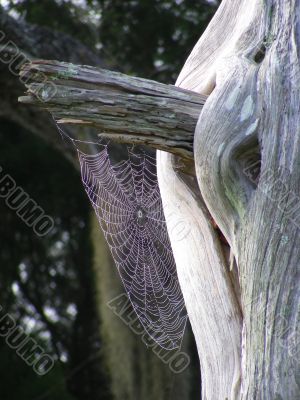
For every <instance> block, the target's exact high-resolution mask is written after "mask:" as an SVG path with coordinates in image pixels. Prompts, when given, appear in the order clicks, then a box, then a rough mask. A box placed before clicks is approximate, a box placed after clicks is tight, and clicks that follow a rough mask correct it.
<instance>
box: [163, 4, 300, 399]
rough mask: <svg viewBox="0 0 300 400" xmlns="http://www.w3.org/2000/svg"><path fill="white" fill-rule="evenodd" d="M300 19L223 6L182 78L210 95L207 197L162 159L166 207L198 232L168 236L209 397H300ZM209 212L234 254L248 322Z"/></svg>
mask: <svg viewBox="0 0 300 400" xmlns="http://www.w3.org/2000/svg"><path fill="white" fill-rule="evenodd" d="M299 18H300V3H299V2H298V1H293V0H290V1H283V0H282V1H281V0H278V1H276V2H275V1H271V0H268V1H264V2H262V1H258V0H256V1H251V2H249V1H248V0H243V1H240V0H238V1H236V0H224V1H223V2H222V4H221V6H220V8H219V10H218V12H217V13H216V15H215V17H214V18H213V20H212V22H211V24H210V25H209V27H208V29H207V30H206V32H205V33H204V35H203V36H202V38H201V39H200V40H199V42H198V44H197V45H196V47H195V48H194V50H193V52H192V53H191V55H190V57H189V59H188V60H187V62H186V64H185V66H184V68H183V70H182V72H181V74H180V76H179V78H178V81H177V84H178V85H179V86H181V87H184V88H187V89H190V90H195V91H197V92H199V93H202V94H209V98H208V100H207V102H206V103H205V105H204V107H203V110H202V113H201V115H200V118H199V121H198V125H197V128H196V130H195V141H194V156H195V166H196V172H197V182H198V185H199V188H200V192H201V196H203V200H204V201H202V199H201V197H200V196H199V194H198V189H197V188H195V186H196V185H195V183H193V185H188V184H187V183H186V182H185V181H184V180H183V179H182V176H181V175H180V174H179V173H178V172H176V171H174V169H173V167H172V162H173V156H171V155H167V154H165V153H162V154H161V155H160V159H159V161H158V170H159V171H161V172H160V174H159V183H160V187H161V190H162V196H163V200H164V204H165V205H168V209H170V207H172V209H173V211H174V212H176V215H177V216H178V218H179V217H180V218H184V219H185V220H189V221H190V223H191V224H192V226H193V230H192V231H191V235H189V236H188V237H187V238H185V240H184V241H180V243H179V244H178V241H177V242H176V237H175V236H174V234H172V231H171V230H170V232H169V233H170V236H171V243H172V245H173V250H174V254H175V259H176V263H177V267H178V273H179V278H180V282H181V287H182V290H183V294H184V297H185V300H186V304H187V307H188V313H189V316H190V319H191V323H192V327H193V330H194V333H195V337H196V340H197V344H198V350H199V356H200V360H201V366H202V377H203V386H204V387H203V399H211V400H214V399H224V398H228V399H249V400H250V399H259V400H260V399H270V400H274V399H276V400H279V399H284V400H286V399H293V400H294V399H298V398H300V379H299V377H300V368H299V350H300V347H299V344H300V337H299V300H300V296H299V294H300V293H299V288H300V285H299V283H300V280H299V275H300V269H299V256H300V235H299V216H300V211H299V208H300V203H299V194H300V193H299V192H300V184H299V182H300V179H299V178H300V176H299V175H300V169H299V152H300V146H299V139H300V131H299V122H300V121H299V118H300V117H299V115H300V114H299V100H300V91H299V83H300V80H299V77H300V72H299V61H298V60H299V45H300V31H299V26H300V25H299V22H300V21H299ZM170 182H171V184H170ZM178 204H180V207H178ZM207 211H209V213H210V214H211V215H212V216H213V218H214V220H215V221H216V222H217V224H218V226H219V227H220V229H221V231H222V232H223V234H224V235H225V237H226V239H227V241H228V242H229V244H230V248H231V253H232V254H233V255H234V258H235V263H236V265H237V271H238V280H239V284H240V295H238V296H237V303H240V304H241V312H242V314H241V315H242V318H241V320H240V321H239V320H238V316H237V313H236V311H235V301H234V299H232V298H231V296H230V295H229V292H230V287H229V285H226V281H227V277H226V276H227V275H228V270H226V260H224V259H223V260H222V257H221V255H220V251H219V247H220V246H219V245H218V243H217V239H216V237H215V235H214V232H213V231H212V230H211V229H210V227H209V224H208V223H207V218H205V212H207ZM170 223H171V221H169V225H170ZM183 251H184V253H183ZM183 254H184V255H183ZM222 274H223V275H224V276H222ZM238 377H239V378H238Z"/></svg>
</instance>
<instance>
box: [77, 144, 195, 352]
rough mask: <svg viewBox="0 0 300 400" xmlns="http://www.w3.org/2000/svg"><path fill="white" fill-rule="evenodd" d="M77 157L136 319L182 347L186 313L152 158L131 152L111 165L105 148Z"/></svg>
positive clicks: (165, 343)
mask: <svg viewBox="0 0 300 400" xmlns="http://www.w3.org/2000/svg"><path fill="white" fill-rule="evenodd" d="M78 155H79V161H80V166H81V175H82V181H83V184H84V187H85V190H86V193H87V195H88V197H89V199H90V201H91V203H92V205H93V207H94V210H95V212H96V215H97V218H98V221H99V223H100V226H101V228H102V230H103V232H104V235H105V238H106V241H107V243H108V245H109V248H110V250H111V253H112V256H113V259H114V261H115V263H116V266H117V268H118V271H119V274H120V276H121V279H122V281H123V284H124V287H125V290H126V293H127V295H128V298H129V299H130V301H131V303H132V305H133V308H134V310H135V312H136V313H137V315H138V317H139V320H140V321H141V323H142V325H143V326H144V328H145V330H146V331H147V333H148V334H149V335H150V336H151V337H153V338H154V339H155V341H156V342H157V343H158V344H159V345H160V346H161V347H163V348H166V349H174V348H177V347H180V344H181V341H182V337H183V334H184V329H185V325H186V320H187V315H186V310H185V306H184V300H183V296H182V293H181V289H180V286H179V282H178V277H177V273H176V265H175V261H174V257H173V253H172V249H171V245H170V241H169V237H168V233H167V228H166V222H165V218H164V214H163V207H162V202H161V197H160V191H159V187H158V182H157V176H156V160H155V158H153V157H151V156H150V155H148V154H146V153H143V154H133V153H132V152H129V158H128V160H125V161H122V162H120V163H118V164H116V165H112V164H111V162H110V159H109V154H108V151H107V147H106V146H104V148H103V150H102V151H101V152H99V153H98V154H95V155H87V154H85V153H83V152H81V151H79V150H78Z"/></svg>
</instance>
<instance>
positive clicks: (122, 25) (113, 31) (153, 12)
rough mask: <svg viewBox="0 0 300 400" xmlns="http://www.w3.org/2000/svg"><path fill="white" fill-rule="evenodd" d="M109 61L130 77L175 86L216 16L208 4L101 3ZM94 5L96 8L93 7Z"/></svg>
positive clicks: (188, 0)
mask: <svg viewBox="0 0 300 400" xmlns="http://www.w3.org/2000/svg"><path fill="white" fill-rule="evenodd" d="M97 2H98V4H99V6H100V9H101V13H102V14H101V15H102V17H101V24H100V39H101V44H102V49H103V52H104V58H105V59H106V60H107V61H111V62H112V63H113V65H114V66H115V67H116V68H120V69H121V70H122V71H124V72H126V73H132V74H137V75H140V76H143V77H146V78H147V77H148V78H152V79H156V80H159V81H161V82H166V83H174V82H175V80H176V76H177V75H178V73H179V71H180V69H181V68H182V66H183V63H184V61H185V59H186V58H187V56H188V54H189V53H190V52H191V50H192V48H193V46H194V45H195V44H196V42H197V40H198V39H199V37H200V35H201V33H202V32H203V31H204V29H205V28H206V26H207V24H208V22H209V20H210V19H211V17H212V16H213V14H214V12H215V11H216V6H215V5H214V6H213V5H212V3H209V2H207V1H204V0H202V1H201V0H199V1H193V0H185V1H183V0H150V1H149V0H129V1H128V0H125V1H124V0H113V1H112V0H97ZM90 3H92V2H90Z"/></svg>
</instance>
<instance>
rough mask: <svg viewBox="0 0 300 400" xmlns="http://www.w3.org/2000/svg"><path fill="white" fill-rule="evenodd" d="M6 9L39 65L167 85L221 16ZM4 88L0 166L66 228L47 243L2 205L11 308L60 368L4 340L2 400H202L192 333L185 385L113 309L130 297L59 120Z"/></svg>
mask: <svg viewBox="0 0 300 400" xmlns="http://www.w3.org/2000/svg"><path fill="white" fill-rule="evenodd" d="M0 4H1V5H2V7H1V5H0V29H1V30H2V31H3V32H4V33H5V34H6V36H7V38H8V39H11V40H12V41H13V42H14V43H15V44H16V45H17V46H18V47H19V48H20V49H21V50H23V51H24V52H25V53H26V54H29V55H30V56H32V57H38V58H52V59H59V60H65V61H71V62H76V63H85V64H90V65H103V64H105V65H106V67H108V68H112V69H115V70H119V71H121V72H125V73H128V74H134V75H139V76H142V77H145V78H152V79H156V80H159V81H161V82H165V83H174V81H175V79H176V76H177V75H178V73H179V71H180V69H181V67H182V65H183V63H184V61H185V59H186V57H187V55H188V54H189V53H190V51H191V50H192V47H193V46H194V44H195V43H196V41H197V40H198V38H199V36H200V34H201V32H202V31H203V30H204V29H205V27H206V25H207V23H208V22H209V20H210V18H211V17H212V15H213V13H214V12H215V11H216V7H217V5H218V4H217V2H212V1H204V0H203V1H197V2H195V1H192V0H186V1H183V0H161V1H159V0H131V1H127V0H86V1H84V0H82V1H80V0H77V1H75V0H73V1H62V0H45V1H39V0H18V1H17V0H6V1H1V0H0ZM80 42H81V43H80ZM0 55H1V51H0ZM0 84H1V89H2V90H1V92H2V91H3V92H2V93H3V96H1V97H2V99H1V100H0V109H1V111H0V143H1V146H0V160H1V161H0V165H1V166H2V168H3V170H4V171H5V172H6V173H9V174H10V175H11V176H12V177H13V178H14V179H15V180H16V182H17V184H18V185H20V186H22V187H23V189H24V190H25V191H27V192H28V193H29V194H30V196H31V197H32V198H33V199H34V200H36V201H37V203H38V204H39V205H40V206H42V207H43V208H44V210H45V211H46V213H47V214H49V215H51V216H52V217H53V218H54V221H55V228H54V229H53V230H52V231H51V233H49V234H48V235H46V236H45V237H42V238H41V237H37V236H36V235H35V234H34V233H33V231H32V230H31V229H30V228H28V227H27V226H26V225H25V224H24V223H23V222H22V221H21V220H20V219H19V218H18V217H17V215H16V214H15V213H14V212H13V211H11V210H10V209H8V208H7V206H6V205H5V203H4V201H2V202H0V218H1V221H2V224H1V226H0V238H1V244H2V248H1V253H0V262H1V266H2V267H1V270H0V288H1V292H0V304H1V305H2V307H3V309H4V310H5V312H9V313H10V314H11V315H12V316H13V317H14V318H15V319H16V321H17V322H18V324H20V325H21V326H23V327H24V329H25V330H26V332H28V333H29V334H30V335H32V336H33V337H34V338H35V339H36V340H37V341H38V342H39V343H41V345H42V346H43V348H44V349H45V350H46V351H47V352H48V353H49V354H51V355H52V356H53V357H54V358H55V360H56V363H55V367H54V368H53V370H52V371H51V372H50V373H49V374H47V375H45V376H44V377H38V376H37V375H35V374H34V372H33V371H32V370H31V369H30V368H29V367H28V366H27V365H26V364H25V363H24V362H23V361H22V360H20V359H19V358H18V357H17V355H16V354H15V353H14V351H13V350H11V349H10V348H8V346H7V345H6V343H5V342H4V341H3V340H1V341H0V352H1V353H0V354H1V359H2V364H1V368H0V369H1V383H0V398H1V400H8V399H9V400H13V399H17V398H18V399H19V398H20V397H21V398H22V399H24V400H27V399H28V400H34V399H36V400H37V399H40V400H41V399H51V400H52V399H56V398H57V399H58V398H60V399H66V400H69V399H79V400H81V399H82V400H83V399H89V398H91V399H93V400H97V399H99V400H100V399H103V400H106V399H116V400H119V399H120V400H126V399H130V400H135V399H145V400H152V399H158V400H165V399H170V398H172V399H195V398H199V396H200V372H199V365H198V361H197V354H196V350H195V344H194V341H193V337H192V334H191V331H190V329H189V328H188V329H187V333H186V338H185V342H184V350H185V351H186V352H188V353H189V355H190V357H191V359H192V362H191V365H190V366H189V367H188V368H187V370H186V371H185V372H184V373H182V374H180V375H174V374H172V373H171V371H170V370H169V369H168V366H167V365H165V364H163V363H162V361H160V360H159V359H158V358H157V357H156V356H155V355H154V354H153V353H152V352H151V350H148V349H147V348H146V347H145V345H144V344H143V343H142V342H141V340H140V338H139V337H136V336H135V335H134V334H132V332H131V331H130V330H129V328H127V327H126V326H124V324H123V323H122V322H121V321H120V320H118V318H117V317H116V316H115V315H114V314H113V313H112V312H111V310H109V309H108V307H106V302H107V301H109V300H111V299H112V298H114V297H115V296H116V295H117V294H119V293H121V292H122V291H123V290H122V286H121V283H120V280H119V277H118V275H117V272H116V269H115V267H114V265H113V262H112V260H111V258H110V255H109V254H108V251H107V249H106V246H105V243H104V240H103V236H102V234H101V232H100V231H99V228H98V226H97V222H96V219H95V217H94V216H93V213H92V211H91V208H90V205H89V204H88V201H87V198H86V196H85V193H84V191H83V188H82V185H81V182H80V176H79V171H78V165H77V163H76V155H75V153H74V151H73V150H72V149H71V148H70V147H69V146H68V144H66V143H64V142H63V141H62V140H61V138H60V136H59V135H58V133H57V131H56V130H55V127H54V125H53V123H52V122H51V119H50V118H49V116H48V115H46V114H43V113H41V112H39V111H37V110H34V109H30V108H28V109H26V108H25V107H24V106H21V107H20V105H19V104H18V103H17V97H18V96H19V95H21V94H22V92H23V87H22V85H21V84H20V83H19V82H18V79H17V77H16V76H14V75H13V74H12V73H11V72H10V71H9V70H8V69H7V66H6V65H1V64H0ZM119 149H120V148H119V147H118V148H116V151H119ZM74 166H75V168H74ZM12 363H13V365H14V367H13V368H11V365H12Z"/></svg>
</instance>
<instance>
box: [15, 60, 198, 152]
mask: <svg viewBox="0 0 300 400" xmlns="http://www.w3.org/2000/svg"><path fill="white" fill-rule="evenodd" d="M20 79H21V80H22V81H23V82H25V85H26V87H27V89H28V92H27V96H23V97H20V98H19V101H21V102H23V103H26V104H36V105H40V106H42V107H44V108H46V109H47V110H48V111H50V112H51V114H52V115H53V117H54V119H55V120H56V121H57V122H58V123H60V124H71V125H80V126H82V125H83V126H89V127H93V128H95V129H96V130H97V133H96V134H95V135H98V136H105V137H108V138H111V139H113V140H115V141H117V142H125V143H128V142H129V143H134V144H141V143H142V144H146V145H149V146H152V147H155V148H158V149H163V150H166V151H171V152H173V153H175V154H177V155H180V156H182V157H184V158H187V159H192V158H193V136H194V130H195V127H196V123H197V120H198V117H199V114H200V112H201V109H202V106H203V104H204V102H205V99H206V96H201V95H199V94H197V93H194V92H191V91H188V90H182V89H179V88H176V87H175V86H172V85H164V84H162V83H157V82H155V81H150V80H148V79H141V78H134V77H130V76H127V75H124V74H120V73H117V72H112V71H108V70H104V69H99V68H92V67H87V66H76V65H73V64H67V63H61V62H55V61H34V62H32V63H31V64H26V65H24V66H23V67H22V69H21V73H20ZM94 140H95V141H97V140H99V139H98V137H97V136H96V137H95V139H94Z"/></svg>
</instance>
